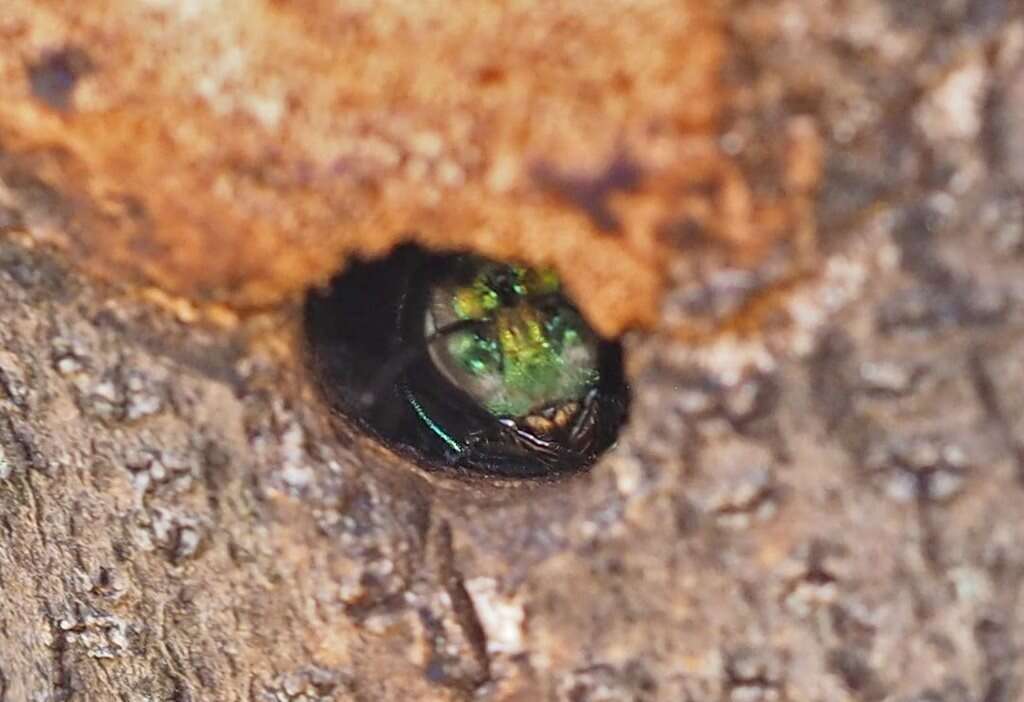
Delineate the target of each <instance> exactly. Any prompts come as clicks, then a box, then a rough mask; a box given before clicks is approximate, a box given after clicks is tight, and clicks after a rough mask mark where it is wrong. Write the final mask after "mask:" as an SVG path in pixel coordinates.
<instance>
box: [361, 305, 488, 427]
mask: <svg viewBox="0 0 1024 702" xmlns="http://www.w3.org/2000/svg"><path fill="white" fill-rule="evenodd" d="M486 321H487V320H485V319H460V320H458V321H456V322H452V323H451V324H447V325H445V326H443V327H441V328H440V329H436V330H435V331H434V332H432V333H431V334H429V335H428V336H425V337H424V338H423V341H422V342H420V343H417V344H415V345H413V346H408V347H406V348H404V349H400V350H398V351H396V352H395V353H394V354H393V355H392V356H391V357H390V358H388V359H387V361H385V362H384V366H383V367H382V368H381V369H380V371H379V372H378V373H377V376H376V377H375V378H374V379H373V382H372V383H371V384H370V387H369V389H368V390H366V391H365V392H363V393H362V395H360V397H359V402H360V404H361V405H362V406H363V407H364V408H370V407H372V406H373V405H374V404H375V403H376V402H377V398H378V397H380V396H381V395H382V394H383V393H384V392H385V391H386V390H387V389H388V388H389V387H391V386H392V385H394V383H395V381H396V380H397V379H398V376H400V375H401V374H402V373H404V372H405V371H406V370H407V369H408V368H409V366H410V365H412V364H413V363H415V362H416V361H417V360H419V358H420V357H421V356H422V355H423V354H424V353H426V352H427V350H428V349H429V348H430V345H431V344H433V343H434V342H436V341H438V340H440V339H443V338H446V337H448V336H451V335H452V334H457V333H458V332H460V331H466V330H468V329H473V328H474V327H480V326H482V325H483V324H484V323H486Z"/></svg>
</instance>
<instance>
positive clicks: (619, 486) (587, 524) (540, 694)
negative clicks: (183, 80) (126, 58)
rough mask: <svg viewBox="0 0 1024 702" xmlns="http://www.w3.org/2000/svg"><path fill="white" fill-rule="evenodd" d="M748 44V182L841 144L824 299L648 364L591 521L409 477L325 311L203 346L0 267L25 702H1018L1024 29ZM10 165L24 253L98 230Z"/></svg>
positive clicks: (827, 207)
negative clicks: (779, 323) (785, 320)
mask: <svg viewBox="0 0 1024 702" xmlns="http://www.w3.org/2000/svg"><path fill="white" fill-rule="evenodd" d="M767 13H771V14H772V15H773V16H777V15H776V13H789V14H788V15H786V16H787V17H789V20H788V21H787V22H782V23H781V24H782V26H783V27H785V28H786V32H785V33H783V34H777V33H770V34H762V33H761V31H760V28H761V27H762V19H763V18H764V17H765V16H766V14H767ZM732 22H733V25H734V26H733V27H731V29H732V31H733V32H734V33H735V34H736V36H738V37H740V38H741V40H742V41H740V42H739V45H741V46H742V47H743V49H744V52H745V53H744V55H742V56H738V57H735V58H733V59H732V60H731V62H730V71H732V74H733V75H731V76H730V79H731V80H732V81H734V82H735V83H736V84H737V85H742V86H745V87H744V89H745V90H747V91H749V93H750V94H749V96H748V97H749V99H748V100H747V101H746V103H744V102H743V100H742V99H741V100H739V101H738V104H749V105H750V109H749V111H747V112H737V113H736V114H735V115H733V117H732V119H733V123H732V124H731V125H730V129H729V132H728V133H727V134H726V136H725V137H723V138H724V139H726V143H728V144H732V145H734V146H735V148H736V150H737V152H738V153H740V157H741V158H749V159H750V160H751V165H750V168H751V169H754V170H755V172H756V168H757V164H756V159H757V157H758V148H759V142H758V141H757V140H759V139H764V138H765V135H771V134H773V133H778V130H780V129H781V128H782V127H781V125H783V124H785V123H786V121H787V120H788V119H790V118H791V117H793V116H794V115H801V114H806V115H810V116H812V117H813V118H814V119H815V120H817V123H818V124H819V125H820V126H821V128H822V129H823V136H824V138H825V142H826V159H827V161H826V171H825V179H824V183H823V188H822V190H821V193H820V196H819V198H818V200H817V203H816V218H817V222H818V228H819V237H820V248H821V250H822V258H821V264H820V267H819V269H818V270H816V271H815V272H814V275H813V276H811V278H812V279H810V280H809V281H808V282H807V283H806V284H805V285H802V286H798V287H797V289H795V290H794V291H793V292H792V293H791V298H790V301H789V302H788V303H787V305H788V307H787V309H788V310H789V311H790V312H791V317H792V319H793V320H795V322H794V323H793V324H790V325H788V326H787V327H786V329H784V330H773V329H766V330H763V331H762V332H759V333H758V334H755V335H754V336H753V337H752V338H747V339H746V340H744V341H742V342H735V343H732V342H730V343H728V344H726V343H724V342H723V343H722V344H718V345H715V344H713V343H712V344H711V345H710V346H705V347H702V348H701V349H694V348H691V347H689V346H687V345H686V344H683V343H682V342H680V341H676V340H674V339H673V337H672V336H671V335H669V334H667V333H661V332H659V331H658V330H654V331H651V332H644V333H639V332H637V333H634V334H632V335H630V336H629V337H627V339H626V354H627V365H628V372H629V376H630V380H631V383H632V392H633V408H632V415H631V418H630V422H629V424H628V426H627V428H626V429H625V430H624V432H623V435H622V437H621V440H620V442H619V444H618V445H617V446H616V447H615V448H614V449H613V450H612V451H611V452H610V453H609V454H608V455H607V456H606V457H605V458H604V459H603V460H602V461H601V462H600V463H599V464H598V465H597V466H596V467H594V468H593V469H592V470H591V471H589V472H588V473H586V474H585V475H582V476H579V477H577V478H574V479H571V480H568V481H563V482H559V483H556V484H551V485H543V486H536V485H534V486H502V487H498V486H494V485H489V484H486V483H484V482H480V483H474V484H467V483H465V482H461V481H457V480H454V479H450V478H445V477H443V476H436V475H427V474H424V473H422V472H421V471H419V470H417V469H415V468H414V467H411V466H408V465H405V464H403V462H402V461H401V460H399V459H397V458H395V457H393V456H392V455H391V454H390V453H388V452H387V451H386V450H383V449H382V448H380V447H378V446H376V445H374V444H373V442H372V441H370V440H368V439H367V438H365V437H363V436H361V435H360V434H359V432H357V431H355V430H353V429H351V428H349V427H346V426H345V425H344V422H343V421H342V420H340V419H339V418H337V417H335V416H333V415H332V414H331V413H330V412H329V411H328V410H327V409H326V408H325V406H324V403H323V401H322V400H321V398H320V396H319V394H318V392H317V390H316V388H315V386H314V383H313V381H312V379H311V378H309V376H308V372H307V370H306V368H305V366H304V363H303V356H302V353H301V350H300V349H301V339H300V335H299V334H298V333H297V332H296V331H295V330H296V329H297V321H298V310H295V309H291V310H282V311H281V312H280V313H278V314H276V315H273V316H268V317H266V318H264V319H262V320H259V321H258V322H257V323H254V325H250V326H244V327H242V329H241V330H240V331H237V332H231V333H228V332H224V331H218V330H216V329H208V328H202V327H197V326H190V325H186V324H184V323H181V322H179V321H177V320H175V319H172V318H171V317H170V315H168V314H167V313H166V312H165V311H163V310H160V309H156V308H153V307H150V306H147V305H146V304H145V303H143V302H141V301H139V300H138V299H136V298H134V297H132V296H130V295H126V294H123V293H122V292H121V291H119V290H117V289H113V288H108V287H103V286H101V285H99V284H97V283H94V282H91V281H89V280H86V279H83V278H80V277H79V276H78V274H77V273H76V272H75V271H74V266H73V265H72V264H71V263H69V262H67V261H63V260H61V259H60V258H59V256H56V255H54V254H52V253H50V252H47V251H44V250H40V249H37V248H34V247H32V246H30V245H28V244H27V243H25V242H24V241H23V240H21V239H19V238H14V237H5V238H3V239H0V592H2V597H0V700H4V701H5V702H22V701H25V702H29V701H31V702H44V701H46V702H57V701H60V700H124V701H126V702H128V701H131V702H135V701H138V702H142V701H144V700H145V701H152V702H156V701H168V702H186V701H192V702H195V701H199V700H215V701H221V700H223V701H225V702H226V701H231V700H247V701H252V702H284V701H294V702H297V701H299V700H302V701H304V702H312V701H313V700H318V701H326V700H358V701H361V702H369V701H374V702H375V701H386V700H508V701H513V700H519V701H522V702H527V701H533V700H564V701H565V702H599V701H600V702H612V701H623V702H625V701H629V700H642V701H651V702H654V701H661V700H665V701H675V702H678V701H690V702H697V701H703V700H716V701H717V700H723V701H729V702H770V701H782V700H794V701H798V700H821V701H826V702H833V701H839V700H863V701H866V702H881V701H882V700H893V701H899V702H961V701H969V702H1013V701H1014V700H1019V699H1022V697H1024V664H1022V662H1021V657H1020V647H1021V645H1022V643H1024V591H1022V584H1024V550H1022V547H1021V544H1022V543H1024V499H1022V497H1024V63H1022V56H1024V8H1022V5H1021V3H1019V2H1014V1H1013V0H930V1H925V0H921V1H915V0H859V1H854V2H838V0H837V1H835V2H831V1H830V2H822V1H820V0H791V1H789V2H770V3H760V2H751V3H737V9H736V11H735V13H734V16H733V20H732ZM2 137H3V135H2V134H0V182H2V183H3V185H4V192H5V193H7V195H8V197H7V201H6V204H4V201H2V200H0V231H4V230H5V229H9V230H12V231H13V230H15V229H20V228H23V227H25V226H44V225H45V226H62V227H68V226H74V222H73V217H72V216H71V215H69V214H68V208H67V205H66V203H65V202H64V200H63V199H62V195H61V193H60V192H56V191H54V190H53V189H51V188H48V187H47V186H46V185H45V183H44V182H43V181H42V180H40V179H39V178H38V177H37V176H36V174H34V173H33V172H32V170H31V166H30V164H26V163H25V162H23V161H20V160H18V159H17V158H15V157H13V156H10V155H8V154H5V153H4V152H3V150H2V143H3V139H2ZM773 182H777V177H776V174H773V173H765V174H764V185H763V187H764V188H771V187H772V183H773ZM760 284H761V283H760V282H759V281H758V280H748V279H745V278H737V277H736V276H733V277H728V276H722V277H715V276H711V277H710V278H709V279H708V280H706V281H705V282H704V283H703V284H702V285H701V286H697V287H695V286H693V285H692V284H690V285H687V286H682V285H681V286H680V288H679V289H678V290H676V291H674V292H673V293H672V294H671V295H670V296H669V298H668V300H667V301H666V312H665V314H666V316H667V317H668V316H671V315H672V314H673V305H678V306H682V307H685V308H686V309H687V310H689V311H691V312H692V311H693V310H708V314H709V315H710V314H713V313H716V311H718V310H721V309H727V308H728V307H729V306H730V305H733V304H736V302H735V300H736V298H737V297H738V296H742V295H743V294H746V293H749V292H750V291H751V290H752V289H756V287H757V286H758V285H760ZM266 334H271V335H276V338H278V339H283V340H285V341H286V342H287V343H284V344H281V343H278V344H276V345H275V344H264V343H261V342H260V339H261V338H263V337H264V336H265V335H266ZM281 348H285V349H290V351H282V350H281Z"/></svg>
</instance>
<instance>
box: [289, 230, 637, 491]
mask: <svg viewBox="0 0 1024 702" xmlns="http://www.w3.org/2000/svg"><path fill="white" fill-rule="evenodd" d="M307 330H309V331H310V332H311V334H310V338H311V341H312V344H313V348H314V351H315V352H316V353H315V357H316V358H317V359H318V361H319V362H318V367H319V368H321V370H326V373H321V375H322V376H323V375H326V376H327V377H329V378H330V380H329V382H327V383H325V390H328V394H329V395H333V396H334V397H336V398H337V399H338V402H337V403H336V404H337V405H338V406H339V409H341V410H342V411H343V412H344V413H345V414H347V415H349V416H350V417H351V416H354V417H355V418H357V419H358V421H360V422H361V423H362V424H363V425H364V426H365V427H366V428H367V429H369V430H370V431H372V432H373V433H375V434H377V435H378V436H380V437H381V438H383V439H385V440H387V441H388V442H389V443H391V444H393V445H394V446H395V447H396V448H398V449H399V450H400V451H403V452H406V453H412V454H413V455H414V456H415V457H416V458H417V459H420V460H421V461H422V462H424V463H427V464H429V465H432V466H437V465H441V466H446V467H455V468H459V469H464V470H468V471H473V472H477V473H485V474H489V475H497V476H505V477H543V476H550V475H554V474H558V473H564V472H570V471H574V470H578V469H580V468H582V467H585V466H587V465H589V464H590V463H592V462H593V460H594V459H595V458H596V457H597V456H598V455H599V454H600V453H601V452H602V451H603V450H605V449H606V448H607V447H608V446H609V445H611V443H612V442H613V441H614V439H615V435H616V433H617V431H618V428H619V426H620V425H621V423H622V421H623V420H624V417H625V413H626V405H627V399H628V393H627V390H626V387H625V383H624V381H623V376H622V368H621V350H620V348H619V346H618V345H617V344H612V343H608V342H605V341H602V340H601V339H599V338H598V337H597V336H596V334H595V333H594V332H593V331H592V330H591V329H590V328H589V326H588V325H587V324H586V322H584V320H583V318H582V317H581V316H580V314H579V313H578V312H577V311H576V309H575V308H574V307H573V306H572V305H571V304H570V303H569V302H568V301H567V300H566V298H565V297H564V296H563V295H562V294H561V286H560V283H559V280H558V277H557V276H556V275H555V274H554V273H553V272H552V271H543V270H536V269H531V268H527V267H525V266H520V265H515V264H506V263H497V262H493V261H489V260H486V259H482V258H479V257H476V256H468V255H463V256H437V255H430V254H425V253H423V252H421V251H420V250H418V249H413V248H406V249H401V250H399V251H398V252H396V254H395V255H394V256H392V257H391V258H390V259H387V260H386V261H383V262H377V263H368V264H362V265H360V266H358V267H356V269H354V270H353V271H351V272H350V273H348V274H346V275H345V276H342V277H341V278H339V279H338V281H336V282H335V284H334V286H333V288H332V291H331V293H330V294H329V296H328V297H327V298H319V299H315V300H314V301H313V302H311V305H310V306H309V307H307ZM346 330H347V331H346ZM318 339H320V341H319V342H318V341H317V340H318ZM328 349H329V350H328Z"/></svg>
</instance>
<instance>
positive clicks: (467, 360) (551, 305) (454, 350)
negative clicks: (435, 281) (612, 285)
mask: <svg viewBox="0 0 1024 702" xmlns="http://www.w3.org/2000/svg"><path fill="white" fill-rule="evenodd" d="M464 263H465V266H463V268H462V270H463V276H461V277H459V278H457V279H454V278H453V279H452V280H450V281H445V282H443V283H442V284H440V285H438V286H437V287H436V288H435V289H434V291H433V293H432V297H431V304H430V306H429V308H428V313H427V331H428V333H429V332H432V331H434V330H436V329H440V328H443V327H444V326H446V325H448V324H451V323H453V322H457V321H479V322H480V325H479V327H475V328H473V329H471V330H466V331H461V332H457V333H454V334H452V335H451V336H449V337H448V339H447V341H446V343H439V344H436V345H435V347H433V348H432V350H431V353H432V356H433V357H434V360H435V362H436V363H437V365H438V366H439V367H440V369H441V370H442V372H443V373H445V374H446V375H447V376H448V377H449V378H450V379H451V380H452V381H453V382H454V383H455V384H456V385H457V386H458V387H461V388H462V389H463V390H465V391H466V392H468V393H469V394H470V395H471V396H473V397H474V398H475V399H476V400H477V401H479V402H480V404H481V405H483V406H484V407H485V408H487V409H488V410H489V411H490V412H491V413H493V414H495V415H497V416H507V417H522V416H526V415H528V414H530V413H531V412H534V411H536V410H539V409H541V408H543V407H548V406H552V405H555V404H564V403H570V402H573V401H575V400H579V399H580V398H582V397H583V396H584V395H585V394H586V392H587V391H588V390H589V389H590V388H592V387H594V385H595V384H596V383H597V381H598V376H599V373H598V354H597V349H598V342H597V339H596V338H595V336H594V334H593V333H592V332H591V331H590V329H589V328H588V327H587V325H586V323H585V322H584V321H583V320H582V318H581V317H580V316H579V313H577V312H576V311H575V310H574V309H573V308H572V307H571V306H570V305H569V304H568V302H566V301H565V299H564V298H563V297H562V296H561V295H560V294H559V289H560V285H559V281H558V277H557V276H556V275H555V274H554V273H553V272H551V271H541V270H536V269H531V268H526V267H523V266H515V265H504V264H495V263H490V262H485V261H481V260H479V259H474V258H468V257H467V259H466V260H465V262H464ZM467 272H468V275H467ZM467 278H468V280H467Z"/></svg>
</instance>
